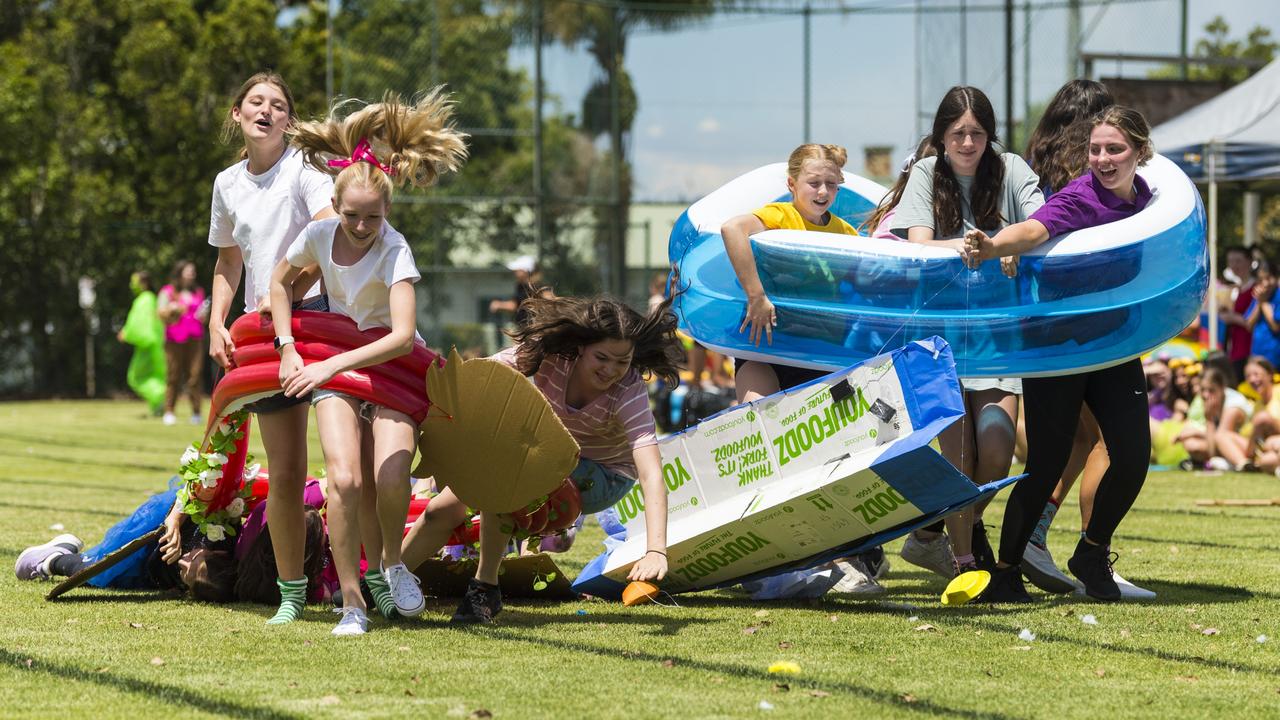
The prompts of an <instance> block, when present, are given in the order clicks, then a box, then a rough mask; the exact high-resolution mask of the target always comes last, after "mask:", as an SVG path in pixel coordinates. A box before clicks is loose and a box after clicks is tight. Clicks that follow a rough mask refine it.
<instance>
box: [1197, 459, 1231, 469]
mask: <svg viewBox="0 0 1280 720" xmlns="http://www.w3.org/2000/svg"><path fill="white" fill-rule="evenodd" d="M1204 469H1205V470H1222V471H1227V470H1232V469H1234V468H1232V467H1231V463H1229V462H1227V459H1226V458H1224V457H1217V456H1215V457H1211V458H1209V459H1208V460H1206V461H1205V463H1204Z"/></svg>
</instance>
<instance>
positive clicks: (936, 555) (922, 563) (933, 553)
mask: <svg viewBox="0 0 1280 720" xmlns="http://www.w3.org/2000/svg"><path fill="white" fill-rule="evenodd" d="M898 554H899V555H901V556H902V559H903V560H906V561H907V562H909V563H911V564H912V565H916V566H918V567H922V568H924V569H925V570H929V571H932V572H935V573H937V574H938V575H941V576H942V577H944V578H946V579H948V580H950V579H951V578H953V577H955V575H956V567H955V563H956V560H955V557H954V556H953V555H952V554H951V540H950V539H948V538H947V534H946V533H939V535H938V537H936V538H934V539H933V540H930V541H929V542H925V541H923V540H921V539H920V538H918V537H916V534H915V532H914V531H912V532H909V533H907V541H906V542H904V543H903V544H902V550H900V551H898Z"/></svg>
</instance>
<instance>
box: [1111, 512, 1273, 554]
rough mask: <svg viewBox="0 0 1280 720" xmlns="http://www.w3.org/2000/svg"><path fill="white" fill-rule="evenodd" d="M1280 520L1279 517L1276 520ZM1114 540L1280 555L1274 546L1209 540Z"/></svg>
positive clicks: (1137, 537)
mask: <svg viewBox="0 0 1280 720" xmlns="http://www.w3.org/2000/svg"><path fill="white" fill-rule="evenodd" d="M1277 520H1280V517H1278V518H1277ZM1116 540H1133V541H1136V542H1149V543H1155V544H1157V545H1186V546H1189V547H1203V548H1213V549H1215V550H1244V551H1246V552H1273V553H1280V547H1277V546H1275V545H1234V544H1232V543H1221V542H1211V541H1209V540H1188V539H1187V538H1162V537H1151V536H1149V535H1129V534H1128V533H1116V534H1115V535H1112V536H1111V544H1112V545H1115V544H1116V543H1115V541H1116Z"/></svg>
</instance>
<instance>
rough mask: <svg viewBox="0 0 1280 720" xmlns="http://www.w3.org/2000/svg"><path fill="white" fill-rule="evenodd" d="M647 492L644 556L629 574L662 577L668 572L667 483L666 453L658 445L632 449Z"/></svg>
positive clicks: (643, 490)
mask: <svg viewBox="0 0 1280 720" xmlns="http://www.w3.org/2000/svg"><path fill="white" fill-rule="evenodd" d="M631 457H632V458H633V459H634V460H635V463H636V473H637V474H638V475H639V476H640V477H639V482H640V492H641V494H643V495H644V530H645V538H646V541H647V542H646V549H647V552H645V554H644V556H643V557H641V558H640V560H639V561H637V562H636V564H635V565H634V566H632V568H631V572H630V573H628V574H627V579H628V580H661V579H662V578H664V577H666V575H667V486H666V483H665V482H663V480H662V454H661V453H660V452H659V451H658V446H657V445H645V446H644V447H639V448H636V449H635V450H632V451H631Z"/></svg>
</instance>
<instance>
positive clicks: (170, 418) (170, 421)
mask: <svg viewBox="0 0 1280 720" xmlns="http://www.w3.org/2000/svg"><path fill="white" fill-rule="evenodd" d="M160 422H163V423H164V424H165V425H177V424H178V418H177V416H176V415H174V414H173V413H171V412H167V413H165V414H164V418H163V419H162V420H161V421H160Z"/></svg>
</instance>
